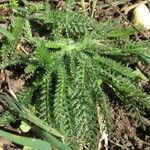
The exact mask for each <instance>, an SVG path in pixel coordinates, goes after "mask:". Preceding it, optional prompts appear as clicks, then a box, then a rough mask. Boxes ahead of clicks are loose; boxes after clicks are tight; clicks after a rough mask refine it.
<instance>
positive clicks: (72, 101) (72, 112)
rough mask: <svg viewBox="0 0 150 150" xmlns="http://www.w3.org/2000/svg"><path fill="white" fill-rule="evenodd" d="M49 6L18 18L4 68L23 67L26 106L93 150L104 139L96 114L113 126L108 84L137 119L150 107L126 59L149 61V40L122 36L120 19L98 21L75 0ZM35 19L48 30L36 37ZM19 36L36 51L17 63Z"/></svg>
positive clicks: (71, 142)
mask: <svg viewBox="0 0 150 150" xmlns="http://www.w3.org/2000/svg"><path fill="white" fill-rule="evenodd" d="M45 6H46V7H45V10H43V11H42V10H40V11H39V12H35V14H33V12H32V15H30V13H29V12H28V15H27V16H26V17H19V18H18V17H15V19H16V21H15V24H13V23H12V34H13V35H15V37H16V38H15V40H14V39H13V40H12V39H10V40H8V41H7V42H6V43H4V44H3V46H2V48H1V49H2V51H1V55H0V57H1V64H2V65H1V68H3V69H4V68H5V67H8V66H11V65H12V64H13V65H18V64H23V65H25V66H26V67H25V72H26V74H29V75H30V77H31V78H30V80H29V81H30V83H29V84H28V85H27V87H26V89H25V91H24V90H23V91H22V92H20V93H19V95H18V99H19V100H20V102H21V103H22V105H26V107H28V106H29V104H30V105H33V106H35V109H36V110H35V114H36V115H37V116H38V117H39V118H41V119H42V120H43V121H45V122H47V123H49V124H51V125H52V126H53V127H55V128H57V129H58V130H59V131H60V132H61V133H62V134H64V135H66V136H67V137H73V138H67V139H65V140H64V141H63V142H64V143H65V144H66V145H69V146H70V147H71V148H72V149H79V148H80V147H82V146H81V145H87V146H88V149H90V150H92V149H93V150H94V149H96V148H97V146H98V141H99V137H100V135H99V124H98V118H97V116H98V113H99V114H101V115H102V116H103V118H104V123H105V126H106V129H107V131H109V130H110V127H111V115H110V109H109V98H108V96H107V92H104V89H103V88H104V86H105V85H107V86H109V87H110V88H111V89H112V91H113V94H115V95H116V96H117V97H118V99H117V100H119V101H120V102H121V103H122V104H124V105H125V106H126V108H127V109H129V110H130V111H132V113H133V114H134V116H135V118H137V119H138V120H139V121H142V114H143V113H144V112H145V110H147V109H150V97H149V96H148V95H146V94H145V93H143V92H142V91H141V90H139V89H138V87H137V86H136V81H137V75H136V74H135V73H134V72H133V70H132V69H131V68H130V67H127V63H128V62H124V63H123V62H122V60H124V59H123V58H126V57H129V56H130V58H131V59H135V58H136V59H137V60H138V59H140V58H143V57H144V58H146V60H149V49H148V47H149V45H150V44H149V42H147V41H145V42H138V43H136V42H133V41H130V40H129V39H128V35H130V33H131V32H132V33H133V30H130V29H129V30H128V29H127V30H126V31H124V34H125V35H126V38H125V39H122V36H123V35H124V34H123V33H122V32H121V31H120V32H114V30H116V29H117V28H116V26H117V24H118V23H119V22H120V20H118V21H115V22H112V20H111V21H108V22H105V23H103V22H102V23H97V22H96V21H94V20H91V18H89V17H88V16H86V15H84V14H81V13H78V12H74V11H73V10H72V1H71V2H70V1H69V2H68V3H67V4H66V9H64V10H62V11H60V10H57V9H54V8H50V9H49V7H50V6H49V7H48V2H47V3H46V5H45ZM37 22H38V23H39V22H40V24H42V27H43V26H44V27H46V28H47V30H46V32H48V33H43V34H39V36H35V33H34V32H35V31H37V32H38V30H35V28H37V29H39V27H38V26H37V24H36V23H37ZM18 24H19V25H18ZM16 26H17V27H16ZM130 31H131V32H130ZM110 33H112V34H110ZM115 34H116V35H119V36H118V37H119V39H116V41H117V42H116V43H115V42H114V41H113V40H112V39H111V38H114V37H116V35H115ZM36 35H37V34H36ZM45 35H46V36H45ZM21 37H22V38H24V40H26V41H27V42H29V43H31V44H32V45H33V46H34V47H35V48H36V49H35V51H34V52H32V53H31V54H29V55H28V56H24V55H23V56H20V57H17V61H16V60H15V61H14V58H15V55H14V49H15V48H16V43H18V42H19V39H20V38H21ZM119 42H122V43H121V45H120V44H119ZM22 58H24V59H22ZM121 58H122V59H121ZM8 60H9V61H8ZM143 60H144V59H143ZM97 106H98V107H99V108H100V109H97ZM97 110H100V112H98V111H97Z"/></svg>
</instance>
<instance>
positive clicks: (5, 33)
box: [0, 26, 15, 40]
mask: <svg viewBox="0 0 150 150" xmlns="http://www.w3.org/2000/svg"><path fill="white" fill-rule="evenodd" d="M0 33H2V34H3V35H4V36H6V37H7V38H8V39H9V40H14V39H15V37H14V35H13V34H12V33H11V32H9V31H7V30H5V29H4V28H2V27H1V26H0Z"/></svg>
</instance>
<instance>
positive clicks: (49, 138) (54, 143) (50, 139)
mask: <svg viewBox="0 0 150 150" xmlns="http://www.w3.org/2000/svg"><path fill="white" fill-rule="evenodd" d="M40 133H41V134H42V135H43V136H44V137H45V138H46V140H47V141H48V142H50V143H51V145H52V146H55V147H57V148H59V149H60V150H71V149H70V148H69V147H68V146H66V145H65V144H63V143H62V142H60V141H59V140H57V139H56V138H55V137H54V136H52V135H51V134H49V133H47V132H45V131H43V130H41V131H40Z"/></svg>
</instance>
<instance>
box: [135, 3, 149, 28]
mask: <svg viewBox="0 0 150 150" xmlns="http://www.w3.org/2000/svg"><path fill="white" fill-rule="evenodd" d="M133 15H134V19H133V23H134V24H135V25H139V26H143V27H144V28H145V29H147V30H149V29H150V11H149V9H148V7H147V6H146V5H145V4H143V3H141V4H139V5H138V6H137V7H136V8H135V9H134V11H133Z"/></svg>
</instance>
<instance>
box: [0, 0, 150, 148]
mask: <svg viewBox="0 0 150 150" xmlns="http://www.w3.org/2000/svg"><path fill="white" fill-rule="evenodd" d="M37 1H39V0H37ZM37 1H35V0H34V1H31V2H34V3H35V2H37ZM5 2H8V1H7V0H1V2H0V4H4V3H5ZM85 2H86V10H87V13H88V14H89V15H91V4H92V1H90V2H89V1H88V0H86V1H85ZM111 2H112V3H113V0H111ZM135 2H137V1H129V2H128V1H127V2H124V3H120V4H117V8H118V9H119V10H120V11H121V10H125V8H126V7H127V6H129V5H132V4H134V3H135ZM51 3H52V4H53V6H54V7H57V8H58V9H63V8H64V7H65V2H64V1H62V0H51ZM114 4H115V3H114ZM80 8H81V6H80V4H79V3H76V5H75V8H74V9H75V10H76V11H80ZM0 13H1V15H3V16H6V19H5V21H4V22H0V25H2V26H3V27H5V28H6V29H7V26H8V24H9V20H8V19H7V18H8V17H9V16H10V15H11V14H13V10H11V9H9V8H3V9H2V8H1V7H0ZM122 13H123V11H122ZM118 16H120V14H118V12H116V10H114V9H113V8H112V7H110V6H109V5H108V4H107V3H106V1H105V0H102V1H98V6H97V7H96V11H95V14H94V18H95V19H96V20H97V21H105V20H107V19H108V18H110V17H113V18H114V19H115V18H116V17H118ZM4 40H5V39H4V38H3V37H2V36H0V45H1V43H3V41H4ZM20 45H21V46H22V47H23V48H25V49H26V52H28V53H30V52H31V51H33V49H34V48H33V47H32V46H31V45H28V44H27V43H24V41H22V43H20ZM138 65H139V68H140V69H141V70H142V72H143V73H144V74H145V75H146V76H147V77H150V66H148V65H146V64H143V63H141V62H139V63H138ZM13 69H14V70H15V71H17V69H15V68H13ZM13 69H8V70H2V71H1V72H0V88H1V89H3V90H5V91H7V89H9V88H11V89H13V91H15V92H18V91H19V90H21V89H22V88H23V85H24V84H25V81H26V77H24V74H23V73H21V74H17V75H16V74H15V73H14V70H13ZM19 72H20V71H19ZM139 87H140V88H141V89H142V90H143V91H144V92H146V93H148V94H150V80H147V81H140V82H139ZM110 101H111V112H112V122H113V127H112V133H111V134H110V136H109V147H108V149H109V150H127V149H128V150H150V112H147V115H146V116H145V118H146V120H145V122H146V126H145V128H142V127H140V126H139V124H138V122H136V121H135V120H134V119H133V116H132V114H131V113H130V112H129V111H128V110H126V108H124V107H123V106H122V105H121V104H118V103H115V100H114V99H113V98H112V97H111V99H110ZM5 105H6V104H5V102H4V101H2V100H1V101H0V115H1V114H2V113H3V112H4V111H5ZM18 127H19V125H18V123H17V122H16V123H13V125H12V124H9V125H7V126H2V127H0V128H3V129H5V130H9V131H11V132H15V133H17V134H21V131H20V129H19V128H18ZM21 149H22V148H21V147H19V146H18V145H16V144H13V143H11V142H9V141H7V140H6V139H4V138H2V137H0V150H21Z"/></svg>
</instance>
